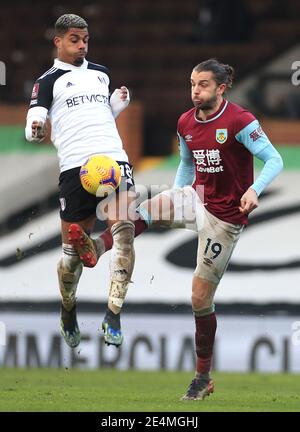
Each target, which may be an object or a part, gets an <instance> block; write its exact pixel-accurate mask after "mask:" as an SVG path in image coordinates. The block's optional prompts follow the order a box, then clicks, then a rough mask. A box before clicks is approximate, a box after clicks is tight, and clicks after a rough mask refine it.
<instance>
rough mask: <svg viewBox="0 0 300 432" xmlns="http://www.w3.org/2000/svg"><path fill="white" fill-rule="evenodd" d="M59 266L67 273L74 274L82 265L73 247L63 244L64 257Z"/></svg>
mask: <svg viewBox="0 0 300 432" xmlns="http://www.w3.org/2000/svg"><path fill="white" fill-rule="evenodd" d="M58 265H59V266H60V267H62V268H63V269H64V271H65V272H71V273H74V272H75V271H76V269H77V268H78V267H80V265H81V261H80V258H79V255H78V253H77V252H76V251H75V249H74V247H73V246H72V245H68V244H65V243H64V244H63V247H62V257H61V260H60V261H59V263H58Z"/></svg>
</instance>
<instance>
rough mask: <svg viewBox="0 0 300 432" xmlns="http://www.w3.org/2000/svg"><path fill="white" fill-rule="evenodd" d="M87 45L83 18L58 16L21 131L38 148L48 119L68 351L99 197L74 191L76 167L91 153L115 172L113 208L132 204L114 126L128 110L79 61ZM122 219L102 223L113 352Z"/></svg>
mask: <svg viewBox="0 0 300 432" xmlns="http://www.w3.org/2000/svg"><path fill="white" fill-rule="evenodd" d="M88 40H89V33H88V25H87V23H86V21H85V20H84V19H83V18H81V17H79V16H77V15H74V14H66V15H62V16H61V17H60V18H59V19H58V20H57V21H56V24H55V37H54V44H55V46H56V48H57V59H55V61H54V65H53V67H52V68H51V69H49V70H48V71H47V72H45V73H44V74H43V75H42V76H41V77H40V78H39V79H38V80H37V81H36V82H35V84H34V87H33V91H32V96H31V103H30V108H29V110H28V114H27V123H26V129H25V134H26V138H27V140H29V141H42V140H43V139H44V138H45V136H46V121H47V119H49V121H50V123H51V140H52V142H53V144H54V145H55V147H56V148H57V150H58V157H59V164H60V172H61V173H60V178H59V189H60V204H61V211H60V217H61V232H62V257H61V259H60V261H59V263H58V279H59V287H60V292H61V297H62V304H61V333H62V335H63V337H64V339H65V341H66V343H67V344H68V345H69V346H70V347H72V348H74V347H76V346H77V345H78V344H79V342H80V330H79V327H78V323H77V317H76V289H77V285H78V282H79V278H80V276H81V273H82V268H83V264H82V262H81V260H80V257H81V258H83V259H84V260H85V264H86V265H89V263H90V267H92V266H94V265H95V263H94V262H93V259H94V256H95V255H96V254H95V250H89V247H97V245H96V243H95V244H94V243H92V242H87V241H86V239H87V237H88V235H89V234H90V233H91V231H92V230H93V227H94V224H95V221H96V207H97V205H98V203H99V198H97V197H95V196H93V195H90V194H89V193H88V192H86V191H85V190H84V189H83V187H82V186H81V183H80V178H79V170H80V167H81V165H83V163H84V162H85V161H86V160H87V159H88V158H89V157H90V156H91V155H93V154H106V155H107V156H110V157H112V158H113V159H115V160H116V161H117V162H118V163H119V165H120V167H121V172H122V182H121V185H120V188H119V191H118V193H117V194H116V195H117V208H119V207H118V206H123V207H124V205H125V206H126V209H128V208H129V206H130V204H131V203H132V202H133V201H134V200H135V196H134V193H132V188H134V180H133V177H132V167H131V165H130V164H129V162H128V157H127V155H126V153H125V151H124V149H123V146H122V141H121V138H120V136H119V133H118V130H117V127H116V123H115V118H116V117H117V116H118V115H119V113H120V112H121V111H122V110H123V109H125V108H126V107H127V105H128V103H129V91H128V89H127V88H126V87H124V86H123V87H121V88H120V89H116V90H115V91H114V92H113V94H112V95H111V96H110V91H109V83H110V72H109V70H108V69H107V68H106V67H105V66H102V65H98V64H94V63H91V62H88V61H87V60H86V59H85V57H86V54H87V51H88ZM130 188H131V192H130V193H129V189H130ZM124 203H125V204H124ZM126 213H127V214H126V216H125V217H124V214H122V215H121V216H122V217H119V216H118V212H114V213H110V212H109V211H108V220H107V223H108V227H109V228H110V229H111V233H112V236H113V239H114V247H113V253H112V254H111V263H110V269H111V281H110V290H109V300H108V308H107V312H106V315H105V318H104V321H103V323H102V328H103V331H104V340H105V342H106V343H107V344H112V345H115V346H119V345H121V343H122V341H123V335H122V332H121V324H120V311H121V308H122V304H123V301H124V299H125V296H126V292H127V288H128V284H129V282H130V278H131V275H132V272H133V266H134V247H133V239H134V224H133V222H132V220H131V219H130V217H129V212H128V211H126ZM89 245H91V246H89Z"/></svg>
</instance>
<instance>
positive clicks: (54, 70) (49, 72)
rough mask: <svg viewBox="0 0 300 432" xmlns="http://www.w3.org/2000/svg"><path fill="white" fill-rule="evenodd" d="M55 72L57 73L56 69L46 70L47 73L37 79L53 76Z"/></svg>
mask: <svg viewBox="0 0 300 432" xmlns="http://www.w3.org/2000/svg"><path fill="white" fill-rule="evenodd" d="M56 71H57V68H56V67H52V68H51V69H49V70H47V72H45V73H44V74H43V75H41V76H40V77H39V78H38V79H43V78H44V77H45V76H47V75H50V74H53V73H54V72H56Z"/></svg>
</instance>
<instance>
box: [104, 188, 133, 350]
mask: <svg viewBox="0 0 300 432" xmlns="http://www.w3.org/2000/svg"><path fill="white" fill-rule="evenodd" d="M134 201H135V193H132V192H127V191H122V192H119V193H117V194H116V207H115V209H114V212H111V211H110V210H108V217H109V219H108V226H109V227H110V231H111V235H112V238H113V247H112V251H111V257H110V287H109V299H108V308H107V311H106V314H105V317H104V320H103V322H102V329H103V331H104V340H105V342H106V343H107V344H108V345H110V344H112V345H115V346H120V345H121V344H122V341H123V335H122V331H121V323H120V312H121V309H122V306H123V302H124V300H125V297H126V293H127V290H128V285H129V283H130V281H131V276H132V272H133V267H134V261H135V253H134V245H133V242H134V232H135V227H134V223H133V221H132V220H130V219H131V215H130V214H129V212H128V209H129V207H130V205H131V204H132V203H133V202H134ZM124 212H125V214H124ZM113 213H114V214H113Z"/></svg>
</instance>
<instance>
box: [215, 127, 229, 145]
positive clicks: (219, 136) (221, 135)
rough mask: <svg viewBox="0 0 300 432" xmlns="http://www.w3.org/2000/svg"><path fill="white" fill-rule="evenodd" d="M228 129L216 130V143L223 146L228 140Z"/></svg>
mask: <svg viewBox="0 0 300 432" xmlns="http://www.w3.org/2000/svg"><path fill="white" fill-rule="evenodd" d="M227 137H228V135H227V129H217V130H216V141H217V142H218V143H219V144H223V143H224V142H225V141H226V140H227Z"/></svg>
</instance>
